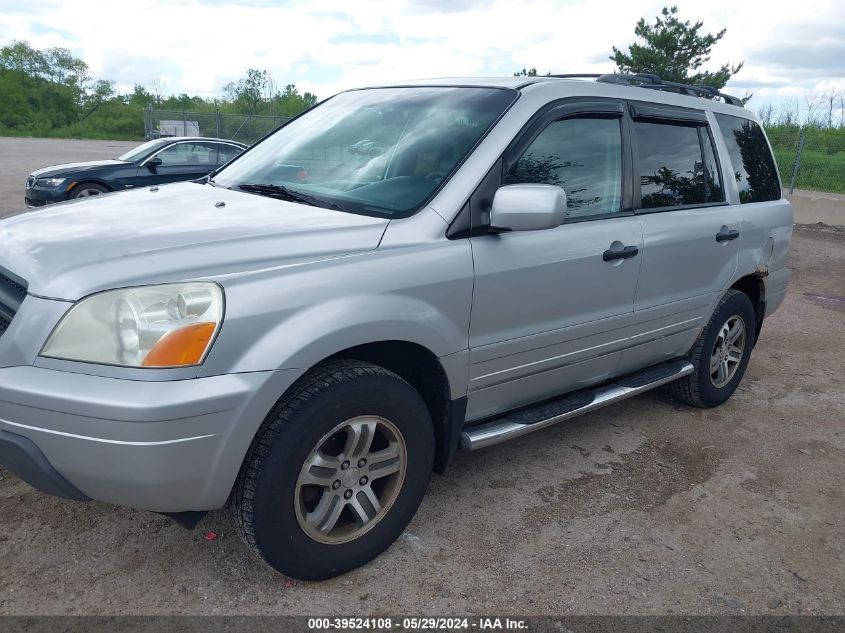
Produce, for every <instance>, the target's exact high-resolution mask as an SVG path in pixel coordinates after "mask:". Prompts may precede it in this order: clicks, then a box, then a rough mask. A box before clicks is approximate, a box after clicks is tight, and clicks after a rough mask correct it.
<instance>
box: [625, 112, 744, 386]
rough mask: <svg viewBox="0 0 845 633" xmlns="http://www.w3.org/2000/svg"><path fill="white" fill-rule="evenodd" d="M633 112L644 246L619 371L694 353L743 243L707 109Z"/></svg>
mask: <svg viewBox="0 0 845 633" xmlns="http://www.w3.org/2000/svg"><path fill="white" fill-rule="evenodd" d="M629 117H630V121H631V145H632V148H633V154H634V171H635V173H636V174H637V176H638V177H637V182H635V184H634V206H635V209H636V213H637V215H638V217H639V219H640V221H641V222H642V227H643V242H644V245H643V257H642V272H641V274H640V280H639V284H638V287H637V292H636V296H635V298H634V320H633V325H632V328H631V332H630V336H631V340H630V347H629V348H628V349H627V350H626V351H625V352H624V353H623V354H622V359H621V361H620V364H619V367H618V372H620V373H624V372H626V371H630V370H634V369H638V368H640V367H644V366H646V365H650V364H653V363H656V362H659V361H662V360H666V359H670V358H676V357H678V356H680V355H683V354H684V353H686V352H687V351H688V350H689V348H690V347H691V346H692V344H693V342H694V340H695V338H696V336H697V335H698V332H699V331H700V330H701V328H702V327H703V326H704V324H705V321H706V319H707V317H708V316H709V312H710V309H711V307H712V305H713V304H714V302H715V300H716V299H717V298H718V296H720V295H721V293H722V292H724V290H725V289H726V288H727V287H728V285H729V284H730V281H731V279H732V277H733V274H734V271H735V270H736V267H737V253H738V252H739V243H740V232H739V229H740V217H739V213H738V212H737V209H736V208H735V207H732V206H730V205H729V204H728V203H727V202H726V201H725V188H724V186H723V179H722V172H721V169H720V165H719V161H718V157H717V154H716V151H715V149H714V143H713V132H712V131H711V129H710V126H709V124H708V120H707V117H706V115H705V113H704V112H703V111H700V110H694V109H688V108H677V107H672V106H664V105H654V104H641V103H630V104H629Z"/></svg>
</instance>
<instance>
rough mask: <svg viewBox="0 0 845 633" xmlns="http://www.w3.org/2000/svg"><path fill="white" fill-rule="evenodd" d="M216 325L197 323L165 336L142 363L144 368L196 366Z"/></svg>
mask: <svg viewBox="0 0 845 633" xmlns="http://www.w3.org/2000/svg"><path fill="white" fill-rule="evenodd" d="M216 328H217V325H216V324H214V323H196V324H194V325H189V326H188V327H183V328H181V329H179V330H174V331H173V332H170V333H168V334H165V335H164V337H162V339H161V340H160V341H159V342H158V343H156V344H155V345H153V348H152V349H151V350H150V353H149V354H147V357H146V358H145V359H144V362H143V363H141V365H142V366H143V367H180V366H184V365H196V364H198V363H199V362H200V360H202V356H203V354H205V350H206V349H208V344H209V343H210V342H211V337H212V336H214V330H215V329H216Z"/></svg>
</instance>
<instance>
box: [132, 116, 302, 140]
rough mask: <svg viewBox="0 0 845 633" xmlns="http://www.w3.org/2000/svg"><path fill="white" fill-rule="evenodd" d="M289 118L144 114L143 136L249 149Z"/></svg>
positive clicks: (149, 138)
mask: <svg viewBox="0 0 845 633" xmlns="http://www.w3.org/2000/svg"><path fill="white" fill-rule="evenodd" d="M290 119H291V117H284V116H265V115H249V114H225V113H223V112H220V110H217V111H215V112H190V111H187V110H181V111H180V110H153V109H152V108H147V109H146V110H145V111H144V136H145V138H146V139H147V140H151V139H154V138H164V137H170V136H205V137H214V138H225V139H230V140H233V141H240V142H241V143H246V144H247V145H251V144H252V143H255V142H256V141H257V140H258V139H260V138H261V137H263V136H265V135H266V134H269V133H270V132H272V131H273V130H275V129H276V128H278V127H279V126H280V125H284V124H285V123H287V122H288V121H290Z"/></svg>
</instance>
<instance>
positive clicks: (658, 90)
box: [0, 75, 792, 579]
mask: <svg viewBox="0 0 845 633" xmlns="http://www.w3.org/2000/svg"><path fill="white" fill-rule="evenodd" d="M675 91H681V92H683V93H684V94H678V93H676V92H675ZM695 95H702V96H705V97H709V98H698V97H697V96H695ZM719 98H722V99H724V101H725V102H724V103H723V102H720V101H719V100H718V99H719ZM363 110H369V111H372V112H378V113H385V112H390V113H391V117H390V119H391V121H393V124H392V128H391V129H393V128H395V130H396V131H395V134H393V137H392V140H391V142H390V144H389V150H388V152H387V153H386V154H385V155H384V156H380V157H378V159H376V160H374V161H372V162H371V163H372V164H370V163H368V167H367V168H366V169H363V168H362V166H361V161H360V160H359V159H358V158H357V157H350V156H349V153H348V152H346V153H344V152H342V151H340V149H341V147H342V143H343V139H348V138H351V137H354V134H358V132H360V130H357V129H348V128H349V126H350V125H352V123H354V125H355V126H360V122H361V121H362V120H376V119H377V117H373V116H369V114H367V113H366V112H364V115H362V116H358V115H359V114H361V112H362V111H363ZM350 122H352V123H350ZM384 136H385V135H382V138H384ZM359 137H360V134H359ZM388 140H390V139H388ZM333 143H334V145H333ZM338 157H340V158H338ZM279 165H295V166H297V167H302V168H303V169H307V172H308V179H307V182H296V181H291V179H290V178H291V174H290V173H288V172H289V171H291V170H287V171H285V170H282V173H281V174H279V173H278V166H279ZM372 165H376V166H378V169H377V170H374V168H373V167H372ZM142 168H143V167H142ZM274 174H275V175H274ZM791 232H792V213H791V208H790V205H789V203H788V202H787V201H786V200H785V199H783V197H782V195H781V188H780V184H779V180H778V173H777V169H776V167H775V163H774V160H773V158H772V153H771V149H770V147H769V144H768V142H767V140H766V136H765V134H764V132H763V130H762V128H761V127H760V125H759V123H758V120H757V118H756V117H755V115H754V114H753V113H752V112H750V111H748V110H746V109H744V108H743V107H742V104H741V103H740V102H739V101H738V100H737V99H735V98H733V97H730V96H727V95H721V94H719V93H717V92H716V91H714V90H712V89H705V88H698V87H693V86H680V87H678V85H677V84H669V83H666V82H662V81H661V80H660V79H659V78H657V77H654V76H618V75H611V76H602V77H598V78H597V80H596V81H583V80H573V79H566V78H558V77H519V78H506V79H495V80H494V79H458V80H455V81H453V82H449V81H443V80H438V82H437V85H431V84H430V83H426V82H419V83H408V84H404V85H401V86H395V87H390V88H373V89H367V90H356V91H351V92H345V93H341V94H339V95H337V96H335V97H333V98H331V99H329V100H327V101H325V102H323V103H322V104H320V105H318V106H317V107H315V108H314V109H312V110H310V111H308V112H307V113H305V114H304V115H302V116H301V117H299V118H297V119H295V120H294V121H292V122H291V123H289V124H288V125H286V126H285V127H283V128H281V129H280V130H278V131H277V132H276V133H275V134H273V135H271V136H269V137H266V138H265V139H264V140H262V141H261V142H259V143H258V144H256V145H254V146H253V147H251V148H250V149H249V150H247V151H246V152H245V153H244V154H243V155H241V156H240V157H239V158H238V159H237V160H235V161H233V162H232V163H230V164H228V165H227V166H225V167H223V168H222V169H220V170H218V171H216V172H214V173H213V174H212V175H211V176H210V177H209V178H208V179H207V182H206V183H205V184H200V183H178V184H173V185H168V186H164V187H157V188H143V189H137V190H135V191H131V192H127V193H125V194H123V195H121V196H119V197H107V196H103V197H100V198H96V199H92V200H87V201H84V202H82V203H80V204H75V205H73V208H72V209H70V208H68V207H54V208H48V209H39V210H37V211H31V212H29V213H23V214H19V215H17V216H14V217H10V218H6V219H4V220H2V221H0V243H2V244H3V248H2V249H0V267H2V277H0V304H1V305H2V307H0V314H2V320H0V324H2V325H1V326H0V332H3V331H5V333H4V334H2V337H0V464H3V465H4V466H5V467H6V468H8V469H9V470H10V471H12V472H13V473H15V474H17V476H19V477H20V478H21V479H23V480H25V481H28V482H29V483H30V484H32V485H33V486H35V487H36V488H38V489H39V490H42V491H44V492H48V493H51V494H54V495H58V496H62V497H65V498H68V499H78V500H86V499H98V500H101V501H105V502H108V503H115V504H122V505H127V506H131V507H134V508H141V509H146V510H153V511H156V512H162V513H167V514H169V515H171V516H173V517H174V518H176V519H177V520H179V521H180V522H182V523H183V524H184V525H187V526H193V525H195V524H196V522H197V521H198V520H200V518H201V517H202V515H203V513H205V512H206V511H208V510H212V509H215V508H220V507H223V506H225V505H227V504H228V506H229V507H230V508H231V511H232V515H233V517H234V522H235V525H236V527H237V530H238V532H239V533H240V534H241V536H242V537H243V539H244V541H245V543H246V544H247V546H248V547H249V548H250V549H251V550H252V551H253V552H254V553H255V554H256V555H257V556H259V557H260V558H261V559H262V560H264V561H266V562H267V563H268V564H269V565H270V566H272V567H273V568H275V569H277V570H279V571H281V572H283V573H285V574H287V575H289V576H293V577H296V578H302V579H322V578H328V577H331V576H334V575H337V574H340V573H342V572H345V571H347V570H349V569H352V568H354V567H356V566H358V565H362V564H364V563H366V562H367V561H369V560H371V559H372V558H373V557H375V556H377V555H378V554H379V553H381V552H383V551H384V550H385V549H386V548H387V547H388V546H389V545H390V544H391V543H392V542H393V541H394V539H396V538H397V537H398V536H399V535H400V534H401V533H402V531H403V530H404V529H405V527H406V526H407V524H408V522H409V521H410V520H411V518H412V517H413V516H414V513H415V512H416V509H417V507H418V505H419V503H420V501H421V499H422V497H423V495H424V493H425V490H426V486H427V485H428V482H429V478H430V475H431V473H432V471H435V472H443V471H444V469H445V468H446V466H447V464H448V462H449V460H450V458H451V457H452V455H453V453H454V452H455V451H456V450H457V449H458V448H459V447H461V448H464V449H469V450H475V449H479V448H483V447H486V446H490V445H493V444H497V443H499V442H503V441H505V440H510V439H512V438H516V437H520V436H523V435H525V434H526V433H531V432H534V431H539V430H540V429H544V428H546V427H548V426H549V425H552V424H555V423H559V422H561V421H564V420H567V419H570V418H572V417H573V416H576V415H579V414H581V413H584V412H587V411H593V410H595V409H597V408H599V407H602V406H605V405H608V404H611V403H614V402H618V401H620V400H623V399H625V398H628V397H631V396H634V395H636V394H639V393H642V392H643V391H646V390H648V389H653V388H656V387H659V386H661V385H667V384H668V385H669V386H670V389H671V392H672V393H673V394H674V395H675V396H676V397H677V398H679V399H680V400H681V401H683V402H685V403H687V404H689V405H692V406H696V407H714V406H717V405H719V404H721V403H723V402H725V401H726V400H727V399H728V398H729V397H731V395H732V394H733V393H734V391H735V390H736V388H737V385H738V384H739V382H740V380H741V379H742V377H743V374H744V373H745V370H746V367H747V365H748V362H749V358H750V356H751V350H752V348H753V347H754V345H755V343H756V342H757V340H758V337H759V336H760V331H761V327H762V325H763V321H764V318H765V317H768V316H769V315H771V314H772V313H773V312H774V311H775V310H777V308H778V306H780V305H781V302H782V301H783V299H784V295H785V293H786V289H787V281H788V279H789V270H788V269H787V267H786V264H787V253H788V250H789V244H790V239H791ZM696 419H697V418H696V416H690V415H682V414H679V417H678V423H679V425H681V424H683V425H687V424H691V423H695V420H696ZM491 476H493V473H491ZM641 485H643V486H649V485H650V482H649V481H643V482H642V484H641ZM33 502H34V503H37V500H36V501H33ZM491 511H494V509H493V508H491ZM448 520H449V521H452V522H454V521H460V520H464V518H462V517H460V516H457V517H451V518H449V519H448Z"/></svg>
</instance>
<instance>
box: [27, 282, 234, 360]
mask: <svg viewBox="0 0 845 633" xmlns="http://www.w3.org/2000/svg"><path fill="white" fill-rule="evenodd" d="M222 322H223V291H222V290H221V288H220V286H218V285H217V284H213V283H204V282H202V283H200V282H198V283H186V284H166V285H162V286H143V287H139V288H127V289H124V290H110V291H108V292H101V293H100V294H96V295H92V296H90V297H88V298H86V299H83V300H82V301H80V302H79V303H77V304H76V305H75V306H73V307H72V308H71V309H70V311H69V312H68V313H67V314H66V315H65V317H64V318H63V319H62V320H61V322H60V323H59V325H58V326H56V329H55V330H54V331H53V334H51V335H50V338H49V340H48V341H47V344H46V345H45V346H44V349H43V350H42V351H41V355H42V356H46V357H49V358H60V359H64V360H75V361H82V362H86V363H100V364H107V365H123V366H126V367H185V366H189V365H198V364H200V363H201V362H202V361H203V360H204V359H205V356H206V354H207V353H208V350H209V348H210V347H211V344H212V342H213V341H214V337H215V336H216V335H217V332H218V330H219V329H220V325H221V324H222Z"/></svg>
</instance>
